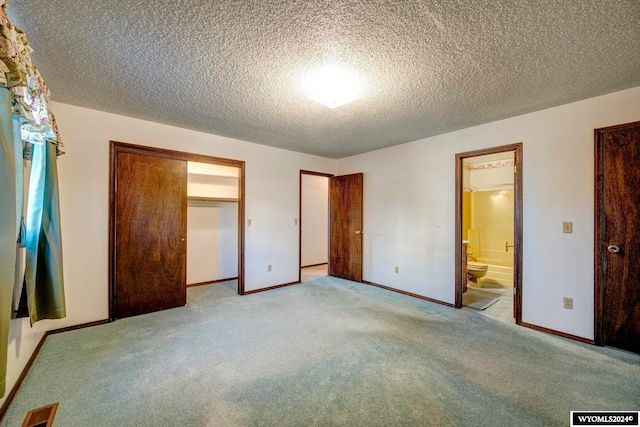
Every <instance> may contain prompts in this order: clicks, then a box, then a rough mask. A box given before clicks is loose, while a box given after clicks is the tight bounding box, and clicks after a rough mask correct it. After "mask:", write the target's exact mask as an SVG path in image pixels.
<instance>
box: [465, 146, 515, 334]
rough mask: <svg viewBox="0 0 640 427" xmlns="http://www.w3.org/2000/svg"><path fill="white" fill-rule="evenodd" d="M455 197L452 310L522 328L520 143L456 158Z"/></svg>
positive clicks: (469, 153)
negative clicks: (471, 312) (474, 311)
mask: <svg viewBox="0 0 640 427" xmlns="http://www.w3.org/2000/svg"><path fill="white" fill-rule="evenodd" d="M455 198H456V227H455V228H456V232H455V235H456V241H455V249H456V250H455V256H456V261H455V306H456V308H462V306H463V303H464V305H467V306H469V307H472V308H474V309H477V310H492V312H491V314H488V315H490V316H491V317H496V318H497V319H500V320H507V321H511V319H512V318H515V322H516V324H521V323H522V143H517V144H511V145H505V146H500V147H493V148H487V149H482V150H477V151H471V152H466V153H459V154H456V197H455ZM500 301H502V302H501V303H500V304H496V303H497V302H500ZM505 301H509V302H510V301H513V303H512V304H511V303H508V305H507V306H501V304H504V302H505ZM493 304H496V305H495V306H494V307H493V308H491V306H492V305H493ZM487 313H488V311H487Z"/></svg>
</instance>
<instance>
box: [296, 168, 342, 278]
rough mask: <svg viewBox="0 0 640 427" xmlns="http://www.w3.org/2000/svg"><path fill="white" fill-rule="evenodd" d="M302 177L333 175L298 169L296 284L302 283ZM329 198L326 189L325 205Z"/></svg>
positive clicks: (329, 176)
mask: <svg viewBox="0 0 640 427" xmlns="http://www.w3.org/2000/svg"><path fill="white" fill-rule="evenodd" d="M302 175H315V176H324V177H326V178H328V179H331V178H333V176H334V175H333V174H331V173H324V172H315V171H310V170H304V169H300V177H299V179H298V283H301V282H302ZM330 200H331V198H330V197H329V190H328V187H327V205H328V204H329V202H330ZM330 209H331V206H328V209H327V221H329V212H330ZM329 244H331V242H330V241H329V236H328V235H327V264H328V263H329V249H330V248H329Z"/></svg>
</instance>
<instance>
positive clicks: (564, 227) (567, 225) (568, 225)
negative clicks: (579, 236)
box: [562, 222, 573, 233]
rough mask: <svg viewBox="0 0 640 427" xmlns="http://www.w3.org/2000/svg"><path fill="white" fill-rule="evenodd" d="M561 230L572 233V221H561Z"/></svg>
mask: <svg viewBox="0 0 640 427" xmlns="http://www.w3.org/2000/svg"><path fill="white" fill-rule="evenodd" d="M562 232H563V233H573V223H572V222H563V223H562Z"/></svg>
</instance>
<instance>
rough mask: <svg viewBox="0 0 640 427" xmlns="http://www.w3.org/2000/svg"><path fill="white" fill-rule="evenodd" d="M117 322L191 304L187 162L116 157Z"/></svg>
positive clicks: (121, 154) (130, 155)
mask: <svg viewBox="0 0 640 427" xmlns="http://www.w3.org/2000/svg"><path fill="white" fill-rule="evenodd" d="M114 202H115V224H114V226H115V252H114V257H115V263H114V278H115V295H114V299H115V302H114V307H115V317H116V318H123V317H129V316H135V315H138V314H143V313H150V312H153V311H159V310H164V309H167V308H173V307H178V306H183V305H185V304H186V266H187V259H186V252H187V251H186V241H185V239H186V231H187V162H186V161H184V160H175V159H168V158H163V157H156V156H151V155H143V154H137V153H131V152H118V153H117V154H116V172H115V201H114Z"/></svg>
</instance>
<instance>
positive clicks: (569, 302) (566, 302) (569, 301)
mask: <svg viewBox="0 0 640 427" xmlns="http://www.w3.org/2000/svg"><path fill="white" fill-rule="evenodd" d="M562 306H563V307H564V308H566V309H569V310H573V298H569V297H564V298H562Z"/></svg>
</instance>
